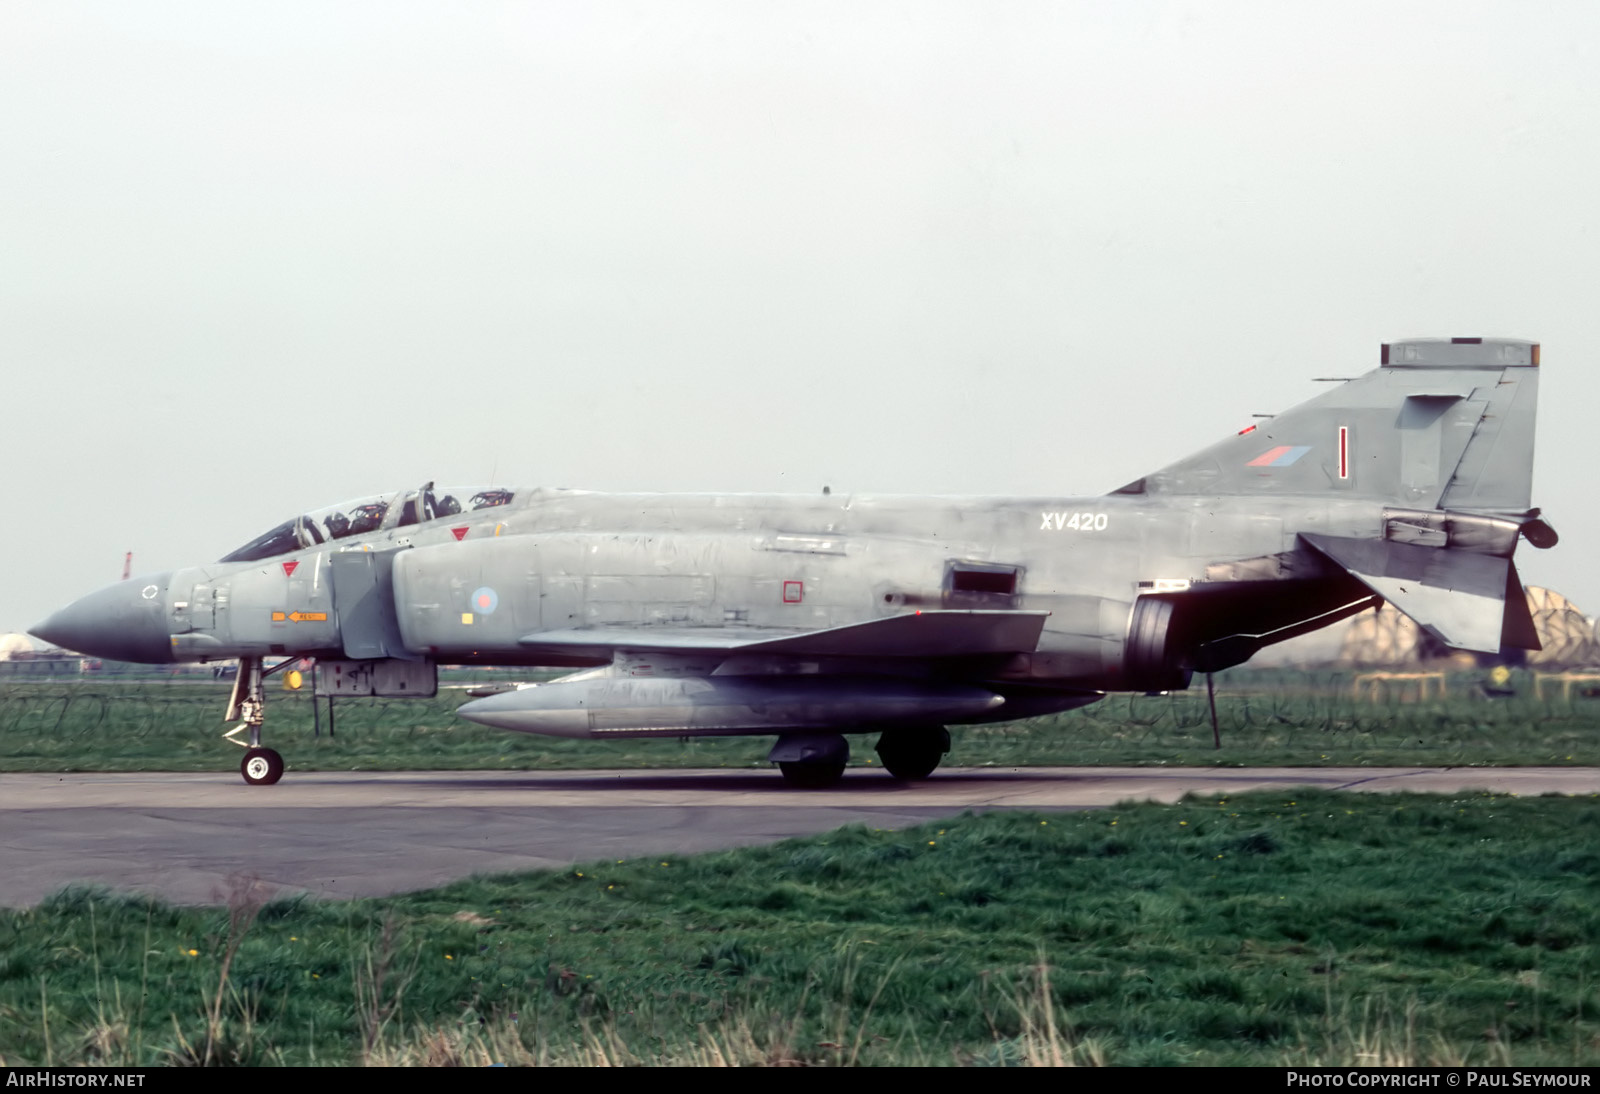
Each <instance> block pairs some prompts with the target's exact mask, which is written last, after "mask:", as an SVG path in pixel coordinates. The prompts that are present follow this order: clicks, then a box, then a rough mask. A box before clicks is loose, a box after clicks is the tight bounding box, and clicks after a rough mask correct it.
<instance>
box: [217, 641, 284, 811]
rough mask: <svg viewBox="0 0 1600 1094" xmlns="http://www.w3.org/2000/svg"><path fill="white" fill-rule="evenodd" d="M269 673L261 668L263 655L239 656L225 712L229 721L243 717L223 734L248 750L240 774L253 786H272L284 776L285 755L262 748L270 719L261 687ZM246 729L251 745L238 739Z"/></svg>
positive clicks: (228, 739)
mask: <svg viewBox="0 0 1600 1094" xmlns="http://www.w3.org/2000/svg"><path fill="white" fill-rule="evenodd" d="M284 664H288V662H287V661H285V662H284ZM279 667H282V666H279ZM274 671H276V670H274ZM265 675H266V674H265V673H263V672H262V671H261V658H259V657H241V658H239V674H238V675H237V676H235V677H234V680H233V694H232V696H230V697H229V699H228V713H227V714H226V715H224V720H225V721H229V722H231V721H233V720H234V719H236V718H242V719H243V721H241V722H240V723H239V724H238V725H236V726H234V727H233V728H232V729H230V730H228V732H226V733H224V734H223V735H222V736H223V739H224V740H227V741H232V742H233V743H234V744H236V745H238V746H239V747H240V748H243V749H244V750H245V753H244V760H243V761H242V762H241V763H240V764H239V774H241V775H243V776H244V781H245V782H247V783H249V784H250V785H251V786H271V785H272V784H273V783H275V782H277V781H278V780H279V779H281V778H283V757H282V756H280V755H278V754H277V753H276V752H274V751H273V750H272V749H270V748H262V747H261V724H262V723H263V722H265V721H266V720H267V694H266V689H265V688H263V687H262V686H261V680H262V677H263V676H265ZM246 730H248V731H249V734H250V743H249V744H246V743H245V742H244V741H240V740H237V739H236V738H237V736H238V734H240V733H243V732H244V731H246Z"/></svg>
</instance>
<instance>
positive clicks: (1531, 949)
mask: <svg viewBox="0 0 1600 1094" xmlns="http://www.w3.org/2000/svg"><path fill="white" fill-rule="evenodd" d="M1597 879H1600V810H1597V809H1596V803H1595V802H1594V801H1593V800H1591V799H1577V800H1573V799H1557V798H1539V799H1529V800H1523V799H1516V798H1510V797H1494V796H1487V795H1472V796H1464V797H1461V798H1456V799H1450V798H1441V797H1430V796H1421V795H1406V796H1400V795H1371V796H1366V795H1343V794H1336V793H1327V792H1309V793H1300V794H1298V795H1296V796H1285V795H1283V794H1266V793H1261V794H1251V795H1245V796H1241V797H1238V798H1234V799H1218V798H1205V799H1191V800H1188V801H1185V802H1184V803H1181V804H1180V805H1178V806H1158V805H1134V806H1126V807H1120V808H1118V809H1115V810H1109V811H1097V812H1085V813H1053V814H1022V813H995V814H988V815H984V816H970V815H967V816H961V817H957V818H953V819H951V820H949V821H945V822H940V823H936V824H933V825H928V826H924V827H921V828H916V829H912V830H907V831H899V832H893V831H877V830H866V829H862V828H859V827H855V828H846V829H841V830H839V831H836V832H833V833H829V834H827V835H823V836H818V837H814V838H810V839H803V840H791V841H787V842H784V843H780V844H776V845H772V846H767V847H761V848H752V849H745V850H739V851H732V852H723V853H717V854H710V855H704V856H698V857H691V858H683V859H678V858H669V859H650V860H644V861H625V862H617V861H607V862H603V863H594V864H590V865H585V866H580V867H576V868H573V869H568V870H564V871H561V872H547V873H539V874H530V875H523V876H516V877H501V878H487V879H478V880H471V881H466V882H462V883H459V884H455V885H451V886H448V887H446V888H443V889H438V890H434V891H430V892H424V893H418V894H414V895H409V896H402V897H394V898H389V899H384V900H369V901H355V902H349V903H316V902H311V901H299V900H287V901H278V902H276V903H268V904H265V905H262V904H260V903H259V901H258V900H256V899H253V898H252V897H251V896H250V893H249V889H248V887H247V886H246V885H245V884H244V883H241V886H240V889H239V891H238V893H237V894H236V897H235V899H234V901H233V902H232V903H231V905H230V907H220V908H174V907H169V906H165V905H161V904H157V903H150V902H146V901H144V900H142V899H133V898H126V897H119V896H115V895H110V894H104V893H95V892H89V891H68V892H65V893H62V894H59V895H57V896H56V897H53V898H51V899H50V900H48V901H46V902H45V903H43V904H41V905H39V906H38V907H36V908H34V909H32V910H29V911H22V912H15V911H5V912H0V1057H3V1062H4V1063H5V1064H9V1065H13V1066H15V1065H18V1064H30V1063H45V1062H55V1063H165V1062H179V1063H184V1062H209V1063H213V1064H216V1063H286V1064H293V1063H308V1062H318V1063H333V1064H346V1063H351V1064H356V1063H363V1062H376V1063H429V1062H432V1063H448V1062H462V1063H492V1062H506V1063H528V1062H568V1063H600V1062H610V1063H630V1062H642V1063H719V1062H725V1063H806V1064H848V1063H857V1064H906V1063H931V1064H952V1063H954V1064H1011V1063H1052V1062H1056V1063H1106V1064H1283V1063H1330V1064H1341V1065H1354V1064H1379V1063H1382V1064H1429V1063H1441V1064H1459V1063H1476V1064H1497V1063H1498V1064H1507V1063H1516V1064H1536V1063H1545V1064H1574V1063H1583V1064H1588V1065H1595V1064H1600V998H1597V994H1596V991H1595V984H1594V980H1595V974H1596V970H1597V964H1596V958H1597V956H1600V954H1597V949H1596V944H1597V941H1600V880H1597Z"/></svg>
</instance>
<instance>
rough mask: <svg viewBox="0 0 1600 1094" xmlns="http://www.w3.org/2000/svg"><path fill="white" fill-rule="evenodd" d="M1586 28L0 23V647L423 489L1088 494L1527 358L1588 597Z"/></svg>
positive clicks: (687, 15) (1565, 573)
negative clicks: (279, 537)
mask: <svg viewBox="0 0 1600 1094" xmlns="http://www.w3.org/2000/svg"><path fill="white" fill-rule="evenodd" d="M1597 166H1600V5H1595V4H1592V3H1554V2H1551V3H1541V4H1536V5H1530V4H1523V3H1489V4H1483V3H1477V4H1474V3H1462V2H1460V0H1452V2H1449V3H1436V4H1435V3H1412V4H1408V3H1395V2H1393V0H1385V2H1381V3H1351V2H1349V0H1339V2H1337V3H1295V4H1285V3H1281V2H1268V3H1130V2H1127V0H1116V2H1111V3H1103V4H1102V3H1068V2H1059V0H1058V2H1052V3H1041V4H1030V3H1016V2H1008V3H994V2H992V0H978V2H972V3H943V4H941V3H929V2H927V0H917V2H914V3H905V4H896V3H872V2H865V3H863V2H861V0H852V2H849V3H841V4H828V3H821V2H818V0H803V2H799V3H793V4H784V3H759V4H751V3H700V2H678V3H661V2H654V3H641V4H636V5H635V4H603V3H578V2H575V0H574V2H567V3H555V4H548V3H546V4H540V3H513V4H492V3H459V2H458V3H440V4H402V3H396V2H393V0H385V2H382V3H373V4H354V3H346V4H329V3H324V2H318V3H309V4H293V3H283V2H275V3H272V4H261V5H255V6H251V5H246V4H241V3H230V4H216V3H194V4H160V3H114V2H107V3H104V4H81V3H67V2H61V0H51V2H48V3H33V2H29V0H6V2H5V3H4V4H0V370H3V371H0V375H3V377H4V388H3V393H0V400H3V402H0V406H3V407H4V409H5V415H4V438H5V446H4V453H5V456H6V459H7V465H8V470H9V474H8V475H6V477H5V481H4V488H3V489H4V497H5V506H4V511H5V514H6V515H5V517H4V518H3V519H4V535H3V536H0V572H3V573H4V574H5V575H6V579H5V580H4V581H3V582H0V630H5V629H21V628H25V627H27V626H29V625H31V624H33V623H36V622H38V621H39V620H41V619H42V618H43V617H45V616H46V615H48V614H49V613H50V612H51V611H53V610H55V609H56V608H58V607H60V606H61V605H63V604H64V603H65V602H67V601H69V600H71V599H73V598H76V597H77V596H79V595H82V594H83V593H86V592H89V591H91V590H92V589H94V588H98V587H99V586H101V585H104V584H107V583H109V582H111V581H114V580H115V579H116V578H117V577H118V576H119V574H120V570H121V566H122V556H123V552H124V551H128V550H132V551H133V552H134V554H135V569H136V571H156V570H165V569H169V568H172V567H176V566H180V565H187V564H192V563H196V562H201V561H206V560H209V559H215V558H216V557H218V556H219V555H221V554H222V553H224V552H226V551H227V550H229V549H231V548H234V547H237V546H238V545H240V544H241V543H243V542H245V541H246V540H248V539H250V538H252V537H253V536H255V535H256V534H258V533H260V532H262V531H264V530H265V529H267V528H268V527H270V526H271V525H273V524H275V523H277V522H278V521H281V520H283V519H285V518H287V517H289V516H291V515H293V514H294V513H297V512H301V511H304V510H306V509H310V508H314V507H317V506H320V505H324V504H328V503H332V502H337V501H340V500H342V499H345V498H349V497H355V496H358V495H362V494H367V493H374V492H379V491H383V490H392V489H401V488H409V487H414V486H416V485H417V484H419V483H421V482H423V481H425V480H428V479H434V480H437V481H439V482H441V483H446V482H466V483H472V482H483V481H486V480H490V479H494V480H498V481H501V482H504V483H507V484H513V485H525V486H531V485H537V484H545V485H559V486H581V487H588V488H593V489H601V490H663V491H679V490H681V491H801V492H811V491H815V490H819V489H820V488H821V487H822V485H823V484H825V483H826V484H831V485H832V486H833V487H834V489H835V490H841V489H845V490H854V491H858V492H873V493H976V494H1026V495H1050V496H1062V495H1068V494H1088V493H1099V492H1103V491H1105V490H1108V489H1112V488H1114V487H1116V486H1118V485H1120V484H1122V483H1124V482H1127V481H1128V480H1130V479H1133V478H1136V477H1137V476H1139V475H1140V474H1142V473H1144V472H1146V471H1149V470H1153V469H1154V468H1156V467H1159V466H1161V465H1163V464H1165V463H1167V462H1169V461H1170V460H1172V459H1174V458H1176V457H1178V456H1181V455H1183V454H1185V453H1187V452H1190V451H1192V450H1194V449H1197V448H1200V447H1202V446H1203V445H1205V444H1208V443H1210V442H1211V441H1213V440H1216V439H1217V438H1219V437H1221V436H1224V435H1226V434H1228V433H1229V432H1231V431H1233V430H1236V429H1238V428H1240V427H1241V426H1242V425H1244V424H1247V423H1248V422H1249V421H1250V415H1251V414H1252V413H1258V412H1270V411H1276V410H1282V409H1284V408H1286V407H1288V406H1290V405H1292V404H1294V403H1297V402H1300V401H1302V400H1304V399H1306V398H1309V397H1311V396H1313V395H1315V394H1317V393H1318V391H1320V390H1323V389H1322V388H1321V387H1320V386H1319V385H1315V384H1312V383H1311V382H1310V378H1311V377H1313V376H1327V375H1352V374H1354V373H1357V372H1360V371H1364V370H1365V369H1367V368H1369V367H1373V366H1374V365H1375V364H1376V363H1377V353H1378V345H1379V343H1381V342H1384V341H1392V340H1394V339H1397V338H1403V337H1407V336H1418V335H1422V336H1450V335H1473V334H1483V335H1507V336H1515V337H1524V338H1532V339H1536V340H1538V341H1540V342H1542V343H1543V346H1544V352H1543V360H1544V368H1543V370H1542V371H1543V389H1542V393H1541V394H1542V397H1541V403H1542V405H1541V408H1540V434H1539V445H1538V453H1537V461H1536V469H1535V479H1534V502H1535V504H1537V505H1541V506H1543V507H1544V509H1545V511H1546V513H1547V514H1549V516H1550V517H1551V519H1552V521H1553V523H1554V524H1555V525H1556V527H1557V528H1558V530H1560V531H1561V533H1562V535H1563V542H1562V544H1561V545H1560V546H1559V547H1558V548H1556V549H1555V550H1553V551H1548V552H1539V551H1534V550H1531V549H1529V548H1527V547H1526V546H1524V548H1523V550H1522V552H1520V555H1519V560H1518V563H1519V566H1520V567H1521V569H1522V572H1523V576H1524V578H1525V580H1528V581H1529V582H1532V583H1537V584H1545V585H1549V586H1551V587H1554V588H1556V589H1559V590H1561V591H1562V592H1564V593H1566V594H1567V595H1569V596H1570V597H1572V598H1573V599H1574V600H1575V601H1576V602H1577V603H1578V604H1579V606H1580V607H1582V608H1583V609H1584V610H1586V611H1588V612H1591V613H1592V612H1594V611H1596V610H1597V609H1600V571H1597V570H1596V568H1595V566H1594V560H1595V545H1596V543H1597V537H1600V501H1597V499H1596V490H1595V487H1594V484H1595V482H1596V465H1595V463H1591V461H1592V460H1596V459H1597V457H1600V453H1597V451H1596V444H1595V430H1594V423H1595V419H1596V409H1597V407H1600V369H1597V367H1596V357H1597V351H1600V307H1597V304H1596V299H1595V298H1596V295H1597V290H1600V278H1597V276H1596V275H1597V272H1600V271H1597V266H1600V240H1597V238H1596V234H1597V233H1596V223H1595V218H1596V215H1597V213H1596V210H1597V208H1600V172H1597Z"/></svg>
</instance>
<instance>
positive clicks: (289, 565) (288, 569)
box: [283, 561, 300, 577]
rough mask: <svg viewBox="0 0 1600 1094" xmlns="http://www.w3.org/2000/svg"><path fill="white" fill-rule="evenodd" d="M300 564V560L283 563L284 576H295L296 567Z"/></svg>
mask: <svg viewBox="0 0 1600 1094" xmlns="http://www.w3.org/2000/svg"><path fill="white" fill-rule="evenodd" d="M299 565H300V563H299V562H298V561H295V562H285V563H284V564H283V576H284V577H293V576H294V571H295V567H297V566H299Z"/></svg>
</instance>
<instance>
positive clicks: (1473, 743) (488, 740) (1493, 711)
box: [0, 670, 1600, 770]
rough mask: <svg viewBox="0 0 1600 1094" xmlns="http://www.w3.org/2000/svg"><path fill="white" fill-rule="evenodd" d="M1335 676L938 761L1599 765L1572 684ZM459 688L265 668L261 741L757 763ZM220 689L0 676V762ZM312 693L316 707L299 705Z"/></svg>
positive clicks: (156, 714) (169, 734)
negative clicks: (328, 682)
mask: <svg viewBox="0 0 1600 1094" xmlns="http://www.w3.org/2000/svg"><path fill="white" fill-rule="evenodd" d="M1352 676H1353V674H1352V673H1350V672H1347V671H1335V670H1325V671H1320V672H1319V671H1293V672H1291V671H1286V670H1232V671H1230V672H1228V673H1221V674H1218V677H1217V713H1218V721H1219V724H1220V729H1221V736H1222V743H1223V749H1222V751H1221V752H1220V753H1217V752H1215V751H1214V749H1213V746H1212V732H1211V720H1210V711H1209V707H1208V704H1207V700H1206V692H1205V687H1204V685H1203V683H1202V682H1201V681H1199V680H1197V681H1196V684H1195V686H1194V687H1192V688H1191V689H1190V690H1189V691H1186V692H1173V693H1167V694H1158V695H1145V694H1132V695H1128V694H1118V695H1112V696H1109V697H1107V698H1106V699H1104V700H1102V701H1101V702H1099V703H1095V704H1092V705H1090V706H1087V707H1084V708H1081V709H1079V710H1076V711H1071V712H1068V713H1065V714H1059V715H1051V716H1048V717H1042V718H1032V719H1027V720H1024V721H1020V722H1013V723H999V724H994V725H985V726H967V727H958V728H956V730H955V735H956V740H957V747H956V751H955V754H954V755H953V756H952V757H951V762H953V763H963V764H967V763H996V764H1003V763H1021V764H1033V763H1084V762H1089V763H1178V762H1182V763H1196V762H1221V763H1246V764H1249V763H1267V762H1282V763H1319V762H1325V763H1338V762H1357V763H1361V762H1366V763H1380V762H1389V763H1430V764H1440V765H1443V764H1463V763H1524V764H1534V763H1539V764H1543V763H1596V762H1600V700H1597V699H1596V698H1593V697H1590V696H1589V695H1587V694H1586V690H1587V689H1585V688H1581V687H1580V688H1576V689H1565V690H1564V689H1561V688H1553V687H1552V688H1546V689H1544V691H1543V694H1542V695H1541V694H1540V693H1539V692H1538V691H1537V689H1536V688H1535V687H1534V681H1533V677H1532V674H1531V673H1527V672H1518V673H1514V674H1513V676H1512V678H1511V679H1510V680H1509V681H1504V682H1503V683H1502V684H1500V685H1499V686H1497V687H1493V688H1491V687H1490V686H1489V685H1488V683H1487V681H1486V680H1485V678H1483V677H1482V675H1481V674H1478V673H1472V672H1461V673H1452V674H1451V675H1450V678H1449V681H1448V687H1447V689H1446V690H1445V693H1444V694H1443V695H1439V694H1437V693H1430V694H1429V695H1428V696H1426V697H1422V696H1421V695H1419V694H1418V693H1417V692H1416V691H1415V690H1411V691H1406V690H1404V689H1398V688H1393V689H1388V690H1386V691H1385V690H1380V691H1379V692H1378V693H1377V694H1376V695H1374V694H1371V693H1368V692H1365V691H1364V692H1363V693H1362V694H1361V695H1360V696H1357V695H1355V694H1353V689H1352V687H1351V683H1352ZM488 679H491V677H487V676H484V677H479V682H485V681H487V680H488ZM502 679H503V678H502ZM472 682H473V681H472V680H471V679H451V680H448V681H442V682H441V683H442V686H441V689H440V691H439V693H438V695H437V696H435V697H434V698H431V699H414V698H410V699H356V698H348V697H344V698H339V699H338V700H336V703H335V718H334V723H333V726H332V727H330V725H329V720H328V716H327V705H326V699H327V697H326V696H320V697H313V695H312V694H311V692H310V691H309V689H302V690H300V691H288V690H283V689H281V688H280V687H279V686H277V681H276V680H275V679H274V678H269V691H268V696H267V737H268V743H270V744H273V745H274V746H275V747H281V748H285V749H288V748H295V749H298V750H301V751H300V753H299V754H300V755H301V756H305V755H306V753H305V751H304V746H303V744H302V742H307V741H308V740H310V739H314V738H320V740H319V742H318V748H319V749H321V751H322V754H323V755H322V759H321V761H320V762H322V763H328V764H332V763H336V762H338V761H337V759H336V756H337V755H338V754H347V755H349V756H359V757H360V758H361V759H362V761H363V766H367V765H370V763H371V762H380V763H384V764H388V763H393V764H396V765H399V764H402V763H405V764H410V765H411V766H419V767H426V766H428V765H429V763H430V762H431V757H433V756H435V755H437V756H438V757H439V758H440V762H441V763H444V764H445V765H446V766H449V767H459V766H463V765H470V764H471V763H472V762H473V757H476V756H486V755H487V756H488V758H489V760H491V761H497V762H498V764H499V765H501V766H517V764H518V762H519V760H518V757H519V756H520V758H521V761H522V762H524V763H525V764H526V765H528V766H539V765H541V764H544V763H546V762H551V763H556V764H558V765H559V764H562V763H565V761H563V760H561V759H560V758H559V757H560V756H561V755H567V754H568V753H570V754H571V757H572V762H573V763H578V762H580V755H579V754H580V753H581V754H582V758H584V762H593V763H595V764H596V765H598V766H614V765H621V766H632V765H634V764H635V763H638V764H648V763H651V762H662V763H667V764H671V763H677V762H688V761H689V760H690V759H696V760H698V761H703V762H729V763H743V762H759V760H760V758H761V757H762V756H764V754H765V751H766V748H767V746H768V742H766V741H765V740H764V739H762V738H735V739H709V738H703V739H698V740H697V741H696V742H695V743H694V745H693V747H692V748H687V749H680V750H679V751H680V752H682V753H683V755H682V756H681V757H678V758H674V755H675V754H669V753H668V751H667V750H665V749H663V748H662V747H661V746H663V745H675V744H676V743H677V742H678V739H677V738H671V739H669V740H668V741H654V742H648V743H647V744H648V745H649V746H650V747H645V748H639V747H634V748H632V749H631V750H628V751H627V752H626V755H627V756H628V757H630V759H627V760H616V759H614V757H616V756H618V755H621V754H622V753H619V752H618V751H616V750H617V748H618V746H619V745H620V744H621V743H622V742H615V741H606V742H560V741H551V740H550V739H546V738H538V739H529V738H526V737H524V736H523V735H521V734H505V733H502V732H500V731H496V730H488V729H484V728H483V727H478V726H473V725H471V724H470V723H467V722H465V721H463V720H462V719H460V718H458V717H456V715H455V709H456V707H457V706H459V705H460V704H461V703H462V702H465V701H466V700H467V699H468V698H469V696H468V693H467V690H466V686H467V685H469V684H471V683H472ZM230 686H231V684H230V682H229V681H214V680H211V679H205V678H196V677H171V678H144V679H134V678H116V677H98V678H97V677H88V676H86V677H82V678H79V679H76V680H71V679H67V678H62V677H54V678H45V679H40V678H33V679H16V680H11V681H0V770H46V769H54V768H51V767H49V763H50V762H53V761H52V760H51V757H54V758H55V759H56V760H58V761H59V762H63V763H67V762H71V763H72V764H73V766H75V767H77V768H78V769H83V768H84V767H88V766H94V764H95V763H96V762H97V761H96V760H95V757H96V756H97V755H100V756H109V755H113V754H115V755H121V756H122V757H123V759H121V760H117V761H115V766H114V767H109V768H107V769H128V767H130V766H132V765H134V764H136V763H139V762H144V763H149V764H152V765H159V764H161V763H162V762H164V761H163V760H162V757H163V756H166V755H171V756H174V757H178V758H183V757H187V760H185V761H184V762H190V761H193V762H196V763H198V762H199V761H198V759H196V757H199V756H202V755H204V753H205V752H207V751H213V749H212V746H213V745H214V743H215V742H216V739H217V738H218V737H219V736H220V735H221V734H222V733H223V732H224V731H225V730H226V729H228V728H229V726H228V725H227V724H225V723H224V722H223V721H222V715H223V713H224V708H225V706H226V703H227V699H228V692H229V688H230ZM318 699H320V700H321V701H322V708H321V710H320V711H318V712H315V713H314V711H313V702H314V701H316V700H318ZM330 728H331V729H332V732H331V734H330ZM530 740H537V741H539V742H542V744H541V745H539V746H535V745H533V744H531V743H529V742H530ZM637 744H638V743H637V742H636V745H637ZM652 747H653V748H654V751H653V752H652V751H651V748H652ZM563 750H566V751H563ZM446 753H449V754H450V755H448V756H447V755H446ZM870 755H871V749H870V745H867V746H864V747H861V746H858V747H857V756H858V758H862V759H864V758H866V757H868V756H870ZM552 756H556V757H557V758H556V759H554V760H552V759H551V757H552ZM652 756H654V757H655V759H651V757H652ZM73 757H76V760H73V759H72V758H73ZM752 757H753V759H752ZM141 758H142V759H141ZM104 762H106V763H112V762H113V761H111V760H106V761H104ZM486 765H487V766H495V765H496V763H494V762H491V763H487V764H486ZM180 766H181V764H180ZM155 769H160V767H159V766H156V768H155Z"/></svg>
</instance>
